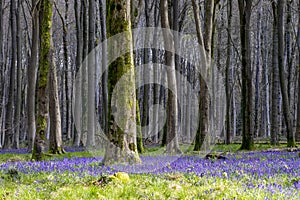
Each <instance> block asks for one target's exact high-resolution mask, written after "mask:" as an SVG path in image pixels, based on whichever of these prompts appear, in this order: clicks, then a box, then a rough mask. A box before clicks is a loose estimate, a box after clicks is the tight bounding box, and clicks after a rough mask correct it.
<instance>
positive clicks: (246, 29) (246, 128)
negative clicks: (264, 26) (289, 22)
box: [238, 0, 254, 150]
mask: <svg viewBox="0 0 300 200" xmlns="http://www.w3.org/2000/svg"><path fill="white" fill-rule="evenodd" d="M238 3H239V12H240V37H241V49H242V50H241V51H242V104H241V106H242V122H243V125H242V134H243V137H242V146H241V149H247V150H251V149H252V148H253V147H254V140H253V130H252V71H251V36H250V18H251V9H252V0H247V1H246V0H239V1H238Z"/></svg>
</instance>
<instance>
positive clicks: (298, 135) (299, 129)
mask: <svg viewBox="0 0 300 200" xmlns="http://www.w3.org/2000/svg"><path fill="white" fill-rule="evenodd" d="M298 2H299V3H298V9H300V0H299V1H298ZM298 20H300V13H298ZM297 34H298V35H297V46H298V56H299V61H298V62H299V66H300V24H298V33H297ZM296 141H297V142H300V70H299V69H298V104H297V124H296Z"/></svg>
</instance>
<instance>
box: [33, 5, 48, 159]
mask: <svg viewBox="0 0 300 200" xmlns="http://www.w3.org/2000/svg"><path fill="white" fill-rule="evenodd" d="M40 16H41V18H40V20H41V21H40V32H41V44H40V45H41V46H40V50H41V52H40V61H39V67H40V69H39V82H38V91H37V93H38V94H37V111H38V112H37V122H36V136H35V140H34V147H33V151H32V159H33V160H37V161H39V160H43V157H44V149H45V139H46V133H47V121H48V119H47V118H48V104H49V95H48V91H47V83H48V73H49V67H50V65H51V62H52V60H51V58H52V56H53V47H52V42H51V29H52V1H51V0H43V1H41V12H40Z"/></svg>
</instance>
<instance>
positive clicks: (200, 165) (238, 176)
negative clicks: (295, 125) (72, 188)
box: [0, 149, 300, 199]
mask: <svg viewBox="0 0 300 200" xmlns="http://www.w3.org/2000/svg"><path fill="white" fill-rule="evenodd" d="M68 151H69V152H70V151H72V150H71V149H68ZM0 153H1V154H3V153H14V154H16V153H19V154H22V153H26V150H18V151H17V150H11V151H3V150H2V151H1V152H0ZM0 156H1V155H0ZM226 157H227V159H226V160H208V159H204V158H201V157H198V156H142V157H141V159H142V164H137V165H113V166H103V165H101V164H100V163H101V160H102V158H101V157H96V158H95V157H92V158H77V157H73V158H64V159H56V160H51V161H43V162H6V163H2V164H0V171H5V170H9V169H15V170H17V171H18V172H20V173H22V174H33V173H54V172H55V173H57V174H63V173H67V174H69V176H77V177H85V176H95V177H99V176H101V175H103V174H114V173H116V172H119V171H122V172H127V173H129V174H143V175H145V174H147V175H157V176H163V175H165V174H172V173H180V174H189V175H191V176H197V177H200V178H202V179H210V180H215V181H218V180H219V179H222V180H224V179H225V180H228V181H233V182H235V183H239V184H240V185H239V187H240V188H239V189H240V190H242V191H243V192H247V190H252V191H253V189H254V190H257V191H265V192H266V193H269V194H272V193H280V194H281V195H282V196H285V197H286V198H288V199H300V158H299V153H298V152H283V151H278V152H276V151H267V152H251V153H235V154H229V155H227V156H226ZM195 184H196V183H195ZM206 192H207V193H209V192H210V191H206ZM265 199H267V198H265Z"/></svg>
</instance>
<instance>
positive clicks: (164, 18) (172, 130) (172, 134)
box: [160, 0, 181, 153]
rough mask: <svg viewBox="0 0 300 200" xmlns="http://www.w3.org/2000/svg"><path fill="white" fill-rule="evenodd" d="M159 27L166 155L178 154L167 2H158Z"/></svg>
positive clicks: (175, 87) (175, 89) (175, 104)
mask: <svg viewBox="0 0 300 200" xmlns="http://www.w3.org/2000/svg"><path fill="white" fill-rule="evenodd" d="M160 12H161V25H162V28H165V30H164V31H163V37H164V45H165V49H167V50H170V51H165V60H166V65H167V66H168V69H167V78H168V89H169V90H168V104H167V106H168V108H167V149H166V151H167V152H168V153H171V152H176V153H180V152H181V150H180V148H179V144H178V135H177V134H178V104H177V84H176V73H175V72H176V71H175V55H174V38H173V34H172V32H171V31H170V23H169V14H168V1H167V0H160Z"/></svg>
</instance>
